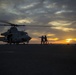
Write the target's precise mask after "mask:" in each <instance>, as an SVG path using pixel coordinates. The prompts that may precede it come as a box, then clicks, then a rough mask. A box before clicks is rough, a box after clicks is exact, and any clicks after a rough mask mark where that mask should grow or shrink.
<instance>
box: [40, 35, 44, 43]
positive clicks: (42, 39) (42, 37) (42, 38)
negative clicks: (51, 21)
mask: <svg viewBox="0 0 76 75" xmlns="http://www.w3.org/2000/svg"><path fill="white" fill-rule="evenodd" d="M39 38H41V44H44V36H41V37H39Z"/></svg>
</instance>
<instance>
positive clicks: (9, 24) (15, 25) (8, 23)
mask: <svg viewBox="0 0 76 75" xmlns="http://www.w3.org/2000/svg"><path fill="white" fill-rule="evenodd" d="M0 22H1V23H6V24H0V26H13V27H18V26H26V25H17V24H13V23H10V22H7V21H0Z"/></svg>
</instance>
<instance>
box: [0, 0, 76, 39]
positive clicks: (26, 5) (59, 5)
mask: <svg viewBox="0 0 76 75" xmlns="http://www.w3.org/2000/svg"><path fill="white" fill-rule="evenodd" d="M0 20H6V21H9V22H12V23H17V24H28V25H29V24H31V25H33V24H34V25H48V24H49V23H50V22H55V23H56V22H58V21H59V23H61V22H62V21H64V22H65V23H66V22H69V23H71V24H70V25H68V26H62V25H63V24H61V25H60V27H62V29H59V28H56V27H59V26H57V24H55V25H54V26H55V28H51V27H50V28H28V29H27V28H26V31H28V32H29V33H30V35H31V36H33V37H38V35H36V36H35V35H33V33H34V32H40V33H42V34H47V33H48V34H49V33H51V34H55V36H53V37H58V38H61V39H63V38H64V37H65V36H66V37H68V36H67V35H69V37H71V36H73V37H76V36H75V31H76V30H75V29H76V27H75V24H76V23H75V21H76V0H0ZM18 20H19V21H20V20H21V21H22V22H23V23H22V22H21V23H20V22H19V21H18ZM24 20H25V22H24ZM65 23H64V24H65ZM50 26H53V25H52V24H50ZM63 28H64V30H63ZM70 28H72V29H74V30H70ZM66 29H67V31H69V32H67V31H66ZM2 30H5V27H2V28H0V31H1V32H2Z"/></svg>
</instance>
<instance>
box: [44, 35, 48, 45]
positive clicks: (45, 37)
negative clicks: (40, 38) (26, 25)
mask: <svg viewBox="0 0 76 75" xmlns="http://www.w3.org/2000/svg"><path fill="white" fill-rule="evenodd" d="M44 41H45V42H44V43H45V44H47V42H48V40H47V36H46V35H45V36H44Z"/></svg>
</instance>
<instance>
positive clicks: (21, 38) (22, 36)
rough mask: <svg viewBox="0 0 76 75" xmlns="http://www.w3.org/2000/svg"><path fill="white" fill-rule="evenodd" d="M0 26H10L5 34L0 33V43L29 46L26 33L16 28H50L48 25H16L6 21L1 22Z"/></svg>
mask: <svg viewBox="0 0 76 75" xmlns="http://www.w3.org/2000/svg"><path fill="white" fill-rule="evenodd" d="M0 22H1V23H4V24H0V26H11V28H10V29H8V30H7V31H6V32H4V33H1V36H3V37H0V41H3V42H6V43H8V44H19V43H23V44H25V43H27V44H29V41H30V40H31V39H32V38H31V37H30V36H29V35H28V33H27V32H24V31H19V30H18V29H17V27H20V26H29V27H51V26H49V25H47V26H43V25H18V24H13V23H10V22H7V21H1V20H0Z"/></svg>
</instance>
